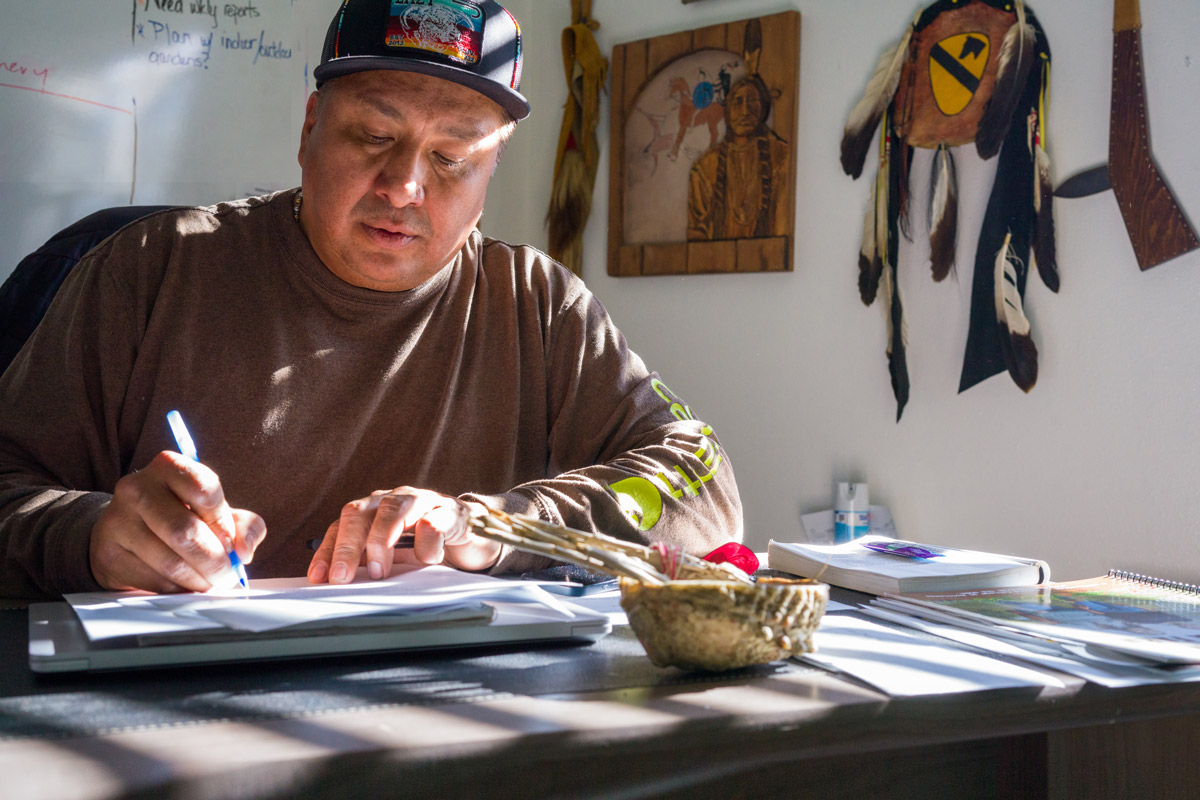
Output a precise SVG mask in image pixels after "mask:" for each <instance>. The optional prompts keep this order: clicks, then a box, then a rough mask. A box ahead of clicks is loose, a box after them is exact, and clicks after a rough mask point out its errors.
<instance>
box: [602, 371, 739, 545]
mask: <svg viewBox="0 0 1200 800" xmlns="http://www.w3.org/2000/svg"><path fill="white" fill-rule="evenodd" d="M651 385H652V386H653V387H654V391H655V393H657V394H658V396H659V397H661V398H662V399H663V402H665V403H667V404H668V406H669V408H670V411H671V414H672V415H673V416H674V417H675V418H676V419H678V420H680V421H681V422H699V420H697V419H696V418H695V417H694V416H692V410H691V409H690V408H688V407H687V406H686V405H684V404H683V402H681V401H680V400H679V399H678V398H677V397H675V395H674V393H673V392H672V391H671V390H670V389H668V388H667V385H666V384H665V383H663V382H662V381H660V380H658V379H657V378H655V379H654V380H653V381H652V383H651ZM700 425H701V426H702V427H701V428H700V446H699V448H698V449H697V450H696V452H695V453H694V455H695V456H696V458H698V459H700V460H701V463H702V464H703V465H704V466H705V467H707V468H708V471H707V472H704V473H698V474H696V475H695V476H692V475H689V474H688V472H687V470H686V469H684V467H683V466H682V465H680V464H676V465H674V469H673V470H672V471H671V472H670V473H667V472H663V471H660V472H658V474H656V475H654V476H653V477H651V478H644V477H641V476H640V475H635V476H632V477H629V478H622V479H621V480H619V481H617V482H615V483H611V484H609V487H608V488H609V489H611V490H612V492H613V494H615V495H616V498H617V503H618V505H619V506H620V508H621V511H622V512H623V513H624V514H625V516H627V517H628V518H629V520H630V521H631V522H632V523H633V524H634V525H636V526H637V527H638V530H640V531H648V530H650V529H651V528H653V527H654V525H655V524H656V523H657V522H658V520H659V518H660V517H661V516H662V510H663V496H664V495H670V496H671V497H673V498H675V499H676V500H679V499H682V498H683V496H684V495H685V494H686V495H687V496H688V497H698V496H699V495H700V490H701V489H702V488H703V486H704V484H706V483H708V482H709V481H710V480H712V479H713V476H714V475H716V472H717V468H718V467H720V466H721V461H722V453H721V448H720V447H719V446H718V445H717V443H716V442H715V441H713V440H712V439H710V438H708V437H709V436H711V435H712V432H713V430H712V428H711V427H709V426H708V425H705V424H704V423H703V422H701V423H700Z"/></svg>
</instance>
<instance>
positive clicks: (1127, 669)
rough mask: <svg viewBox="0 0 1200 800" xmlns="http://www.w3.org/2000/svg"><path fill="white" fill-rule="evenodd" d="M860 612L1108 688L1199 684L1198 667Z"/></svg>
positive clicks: (878, 610) (894, 614)
mask: <svg viewBox="0 0 1200 800" xmlns="http://www.w3.org/2000/svg"><path fill="white" fill-rule="evenodd" d="M862 611H863V613H864V614H870V615H871V616H876V617H879V618H880V619H884V620H887V621H889V622H894V623H896V624H899V625H906V626H908V627H911V628H914V629H916V630H920V631H924V632H926V633H930V634H933V635H934V636H941V637H943V638H946V639H950V640H951V641H955V642H959V643H961V644H965V645H968V646H971V647H976V648H978V649H980V650H988V651H990V652H993V653H996V654H997V655H1000V656H1005V657H1008V658H1014V659H1017V660H1020V661H1026V662H1029V663H1031V664H1036V665H1038V666H1042V667H1049V668H1051V669H1056V670H1058V671H1059V672H1065V673H1067V674H1069V675H1075V676H1078V677H1080V678H1083V679H1085V680H1088V681H1091V682H1092V683H1096V684H1099V685H1101V686H1107V687H1109V688H1119V687H1123V686H1140V685H1142V684H1147V683H1184V682H1189V681H1200V667H1184V668H1176V669H1162V668H1155V667H1151V666H1147V665H1145V663H1144V662H1143V663H1142V664H1137V663H1129V662H1126V663H1118V659H1114V658H1110V657H1107V656H1105V655H1104V654H1100V653H1097V652H1096V651H1095V650H1094V649H1092V650H1087V649H1081V650H1078V651H1071V650H1070V649H1062V650H1056V649H1055V647H1054V645H1053V644H1052V643H1044V642H1037V641H1035V640H1033V639H1029V640H1028V641H1025V642H1019V641H1016V640H1011V639H1002V638H998V637H995V636H988V635H987V634H984V633H980V632H977V631H970V630H965V629H963V628H958V627H954V626H952V625H944V624H940V623H937V622H931V621H928V620H923V619H918V618H916V617H912V616H908V615H906V614H903V613H901V612H892V611H888V610H887V609H883V608H877V607H866V608H863V609H862ZM1118 655H1119V654H1118Z"/></svg>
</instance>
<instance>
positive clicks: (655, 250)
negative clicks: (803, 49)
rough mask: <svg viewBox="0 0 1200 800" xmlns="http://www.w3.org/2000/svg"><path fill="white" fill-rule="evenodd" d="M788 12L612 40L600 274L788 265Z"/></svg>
mask: <svg viewBox="0 0 1200 800" xmlns="http://www.w3.org/2000/svg"><path fill="white" fill-rule="evenodd" d="M798 54H799V15H798V14H797V13H796V12H787V13H783V14H777V15H774V16H772V17H764V18H761V19H751V20H745V21H741V22H736V23H729V24H727V25H718V26H712V27H710V28H701V29H698V30H695V31H686V32H683V33H680V34H672V35H669V36H664V37H658V38H657V39H648V40H643V41H641V42H633V43H631V44H628V45H619V46H618V47H617V48H614V54H613V123H612V124H613V130H612V140H611V141H612V147H613V154H612V160H611V163H612V166H611V169H612V174H611V177H612V181H611V182H612V199H611V201H610V207H609V217H610V219H609V237H610V247H609V273H610V274H613V275H657V274H678V273H688V272H756V271H766V270H787V269H790V268H791V265H790V255H791V238H792V233H793V212H794V208H795V204H794V197H795V186H794V183H795V179H794V172H795V157H794V153H795V143H794V136H795V127H796V126H795V109H796V86H797V83H798V72H797V71H798Z"/></svg>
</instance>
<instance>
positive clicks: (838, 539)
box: [833, 483, 871, 544]
mask: <svg viewBox="0 0 1200 800" xmlns="http://www.w3.org/2000/svg"><path fill="white" fill-rule="evenodd" d="M870 530H871V507H870V500H869V497H868V493H867V485H866V484H865V483H839V484H838V485H837V502H836V503H835V504H834V506H833V542H834V544H841V543H843V542H849V541H851V540H852V539H857V538H858V537H859V536H866V535H867V533H868V532H869V531H870Z"/></svg>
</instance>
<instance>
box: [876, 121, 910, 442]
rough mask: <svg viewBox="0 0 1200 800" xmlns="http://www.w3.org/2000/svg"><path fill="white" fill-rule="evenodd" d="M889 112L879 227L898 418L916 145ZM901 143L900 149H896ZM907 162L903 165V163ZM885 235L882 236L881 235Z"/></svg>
mask: <svg viewBox="0 0 1200 800" xmlns="http://www.w3.org/2000/svg"><path fill="white" fill-rule="evenodd" d="M889 123H890V119H889V115H888V114H884V116H883V127H882V132H881V134H880V145H881V147H880V156H879V175H880V181H879V185H880V187H882V189H883V192H882V194H883V198H882V202H879V199H878V198H877V200H876V207H877V208H879V209H880V211H881V213H880V214H879V215H878V216H877V219H881V220H882V222H881V224H880V225H879V227H877V228H876V231H875V235H876V238H877V240H880V241H882V242H883V243H884V244H883V246H881V248H880V249H881V251H882V253H881V255H882V266H881V275H880V291H881V293H882V295H883V300H884V302H883V303H882V304H881V305H882V306H883V313H884V316H885V318H886V320H887V343H888V344H887V357H888V374H889V375H890V376H891V379H892V395H893V396H894V397H895V398H896V421H897V422H899V421H900V415H901V414H903V413H904V406H905V405H907V404H908V391H909V383H908V329H907V327H906V323H905V321H904V309H903V307H902V306H901V303H900V282H899V278H898V275H897V272H896V268H897V266H898V261H899V260H898V258H897V256H898V255H899V239H900V237H899V234H898V228H899V224H898V218H899V216H900V204H901V197H900V182H901V181H902V180H904V179H906V176H907V162H908V161H909V159H910V158H911V157H912V148H911V147H908V146H907V145H905V144H904V143H902V142H898V141H897V140H895V139H894V138H893V135H892V127H891V125H890V124H889ZM897 145H898V146H899V152H895V151H894V150H893V147H894V146H897ZM902 165H903V166H902ZM880 237H882V238H880Z"/></svg>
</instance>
